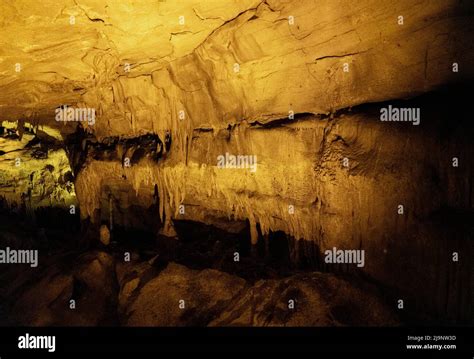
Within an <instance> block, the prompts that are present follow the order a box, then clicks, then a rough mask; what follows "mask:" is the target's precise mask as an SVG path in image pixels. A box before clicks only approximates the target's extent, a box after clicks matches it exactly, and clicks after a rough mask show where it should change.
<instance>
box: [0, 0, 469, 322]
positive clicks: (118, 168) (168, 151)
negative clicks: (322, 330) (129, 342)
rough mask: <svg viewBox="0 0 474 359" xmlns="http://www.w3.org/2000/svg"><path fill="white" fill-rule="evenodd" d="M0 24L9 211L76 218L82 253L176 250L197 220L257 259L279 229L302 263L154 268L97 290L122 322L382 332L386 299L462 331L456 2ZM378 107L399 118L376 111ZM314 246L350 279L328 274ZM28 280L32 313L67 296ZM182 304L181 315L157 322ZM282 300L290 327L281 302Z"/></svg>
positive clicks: (175, 9)
mask: <svg viewBox="0 0 474 359" xmlns="http://www.w3.org/2000/svg"><path fill="white" fill-rule="evenodd" d="M0 14H1V15H0V27H1V28H2V29H3V31H2V33H3V34H2V37H1V39H0V48H1V52H0V89H1V91H0V121H3V122H2V127H0V129H1V130H2V132H1V133H0V134H1V137H0V141H1V142H0V151H1V152H0V169H1V171H2V172H1V173H0V189H1V192H0V195H1V196H2V198H4V201H3V202H4V204H5V206H6V207H8V208H11V207H12V206H14V207H21V206H22V201H23V202H24V201H25V198H27V203H28V206H31V207H32V208H33V209H35V208H38V207H45V206H46V207H48V206H50V207H58V206H59V207H64V208H65V209H66V210H67V211H70V208H71V207H70V206H71V205H73V206H78V209H77V213H76V212H74V213H73V214H72V215H76V214H77V215H80V219H81V221H82V223H83V225H82V231H83V232H81V233H83V234H81V238H82V239H81V241H83V242H84V243H85V242H87V245H95V246H97V245H98V244H97V243H98V240H99V237H100V238H102V231H101V232H100V233H101V235H100V236H99V228H102V227H101V226H105V225H106V226H108V228H109V229H110V232H111V233H110V234H109V236H110V239H111V240H112V244H111V246H112V247H113V246H114V244H113V241H115V240H117V241H120V238H121V235H120V233H119V232H120V231H121V230H124V231H125V230H127V231H140V232H134V233H142V234H143V233H147V235H150V236H151V237H152V238H155V239H156V240H157V242H160V241H166V239H164V237H172V238H175V240H176V239H178V241H179V239H180V231H179V228H177V227H179V223H203V224H206V225H211V226H213V227H214V228H218V229H219V230H222V229H223V230H225V231H227V232H229V233H239V234H240V235H241V237H242V241H244V240H245V241H249V242H250V244H251V245H250V248H251V249H250V250H249V253H253V255H254V257H255V256H256V257H258V256H259V255H260V254H261V253H262V252H264V255H263V256H261V257H265V254H266V255H267V256H268V253H269V252H271V251H269V249H268V248H269V246H272V245H273V244H272V243H271V242H272V241H276V240H277V239H276V238H277V237H279V236H284V237H285V238H286V239H287V240H288V241H289V243H290V244H289V245H288V246H287V247H288V248H287V249H285V251H287V252H288V256H289V257H290V259H291V262H292V264H293V266H294V267H295V268H300V267H302V266H303V267H304V266H305V265H306V266H309V267H311V270H310V271H309V272H307V273H306V272H305V273H292V274H291V275H290V276H288V277H279V278H272V279H268V278H266V279H261V281H257V282H255V283H248V282H247V281H246V280H245V279H242V278H241V277H238V276H235V275H233V274H226V273H223V272H221V271H217V270H216V269H203V268H200V269H199V270H197V269H195V270H194V269H189V268H186V267H183V266H182V265H181V264H175V263H173V262H170V263H169V264H168V265H167V267H166V269H164V270H163V271H162V272H160V273H159V274H156V273H155V274H154V275H156V276H155V277H154V278H153V279H151V280H149V281H148V282H147V283H143V281H142V279H141V278H140V277H139V276H137V277H136V278H135V277H134V278H129V279H127V280H124V279H123V278H118V282H117V283H118V284H117V286H118V288H119V289H114V290H117V293H115V292H114V294H111V293H112V289H110V288H105V289H104V290H106V291H107V293H106V297H107V298H108V299H107V300H105V301H104V302H100V303H101V304H100V308H104V307H106V306H107V305H109V304H110V303H113V301H114V300H116V299H113V300H112V299H110V298H112V297H113V298H118V299H117V303H118V304H117V306H118V309H117V310H118V312H120V315H123V316H124V317H123V318H125V319H123V318H122V319H123V321H122V324H129V325H340V324H341V325H348V324H349V325H350V324H364V325H367V324H368V325H372V324H375V325H378V324H381V323H382V322H383V320H385V321H386V323H388V324H395V323H397V321H398V319H396V316H395V315H394V312H395V311H396V309H397V308H396V303H397V301H398V300H400V299H403V300H404V303H405V308H406V307H408V312H409V313H410V314H407V315H406V317H405V319H406V320H411V319H412V317H414V318H416V320H419V319H428V320H431V321H435V322H437V323H438V322H441V323H446V322H447V323H472V322H473V320H474V312H473V308H472V305H471V304H472V297H473V293H474V284H473V283H474V281H473V279H474V278H473V274H474V271H473V268H472V263H470V258H472V255H473V254H474V253H473V248H474V246H472V233H473V226H472V223H474V222H473V221H472V219H473V203H474V191H473V181H472V171H473V168H474V167H473V166H474V157H473V156H472V155H473V153H474V151H473V149H474V147H473V145H472V138H474V137H473V135H474V126H472V124H470V123H469V122H470V118H471V117H472V113H471V111H470V109H468V105H469V103H470V99H469V93H470V92H472V86H471V85H470V81H472V79H473V77H474V48H473V45H472V38H473V35H474V21H473V17H474V6H473V4H472V3H470V2H462V1H454V0H447V1H428V0H422V1H415V0H403V1H398V2H397V3H396V4H394V3H393V1H388V0H381V1H371V0H364V1H345V0H327V1H318V2H314V1H311V0H301V1H294V0H263V1H258V0H223V1H198V0H186V1H182V2H179V3H177V2H172V1H165V0H160V1H155V2H150V1H144V0H143V1H142V0H140V1H128V0H124V1H119V2H117V1H108V0H107V1H98V0H77V1H73V2H66V1H52V0H45V1H42V2H31V1H27V0H18V1H16V2H3V3H2V4H1V5H0ZM67 108H71V109H83V110H84V112H81V113H78V112H77V111H76V112H74V111H72V112H67ZM392 108H396V109H407V112H403V113H402V114H406V115H407V116H408V115H409V114H411V113H412V112H410V111H411V110H410V109H413V110H414V111H415V112H413V114H416V113H418V115H419V118H418V121H415V118H403V117H400V116H401V115H400V113H398V114H396V115H397V116H399V117H397V118H393V117H390V118H384V117H381V114H382V113H383V110H384V109H385V111H388V112H386V113H387V114H388V113H390V114H392ZM90 110H93V111H90ZM61 111H64V114H65V116H62V117H61V118H58V117H57V114H58V113H61ZM416 111H418V112H416ZM69 116H70V117H69ZM78 116H79V117H78ZM400 119H404V120H405V121H400ZM220 156H222V157H220ZM229 156H235V157H233V159H232V157H229ZM239 156H240V157H239ZM17 158H20V159H21V164H20V166H19V167H18V166H16V165H15V161H16V159H17ZM220 158H221V159H223V161H224V162H222V164H223V165H220V164H219V161H220ZM232 161H240V162H239V163H240V165H239V164H238V163H237V162H232ZM15 166H16V167H15ZM72 183H74V186H72ZM28 201H29V202H28ZM31 203H33V204H31ZM219 233H220V232H219ZM134 240H136V242H140V240H141V239H140V238H134ZM203 241H204V239H203ZM106 242H107V244H108V242H109V241H106ZM269 242H270V243H269ZM33 243H34V241H33ZM91 243H92V244H91ZM177 245H178V244H177ZM262 247H265V248H266V249H265V248H264V249H263V250H262ZM113 248H114V247H113ZM252 248H253V249H252ZM333 248H341V249H348V250H364V251H365V265H364V266H363V267H362V268H357V267H355V266H350V265H340V266H337V265H330V264H327V263H325V262H324V253H325V251H326V250H331V249H333ZM111 250H112V249H111ZM232 253H233V252H232ZM259 253H260V254H259ZM455 253H456V254H457V255H459V258H458V260H456V261H454V260H453V258H454V255H455ZM273 254H275V253H273ZM120 257H123V256H120ZM456 258H457V257H456ZM260 259H262V258H260ZM257 260H258V259H257ZM262 260H263V259H262ZM99 261H100V260H99ZM120 261H121V260H120ZM471 262H472V261H471ZM144 263H147V262H143V263H142V265H145V264H144ZM167 263H168V262H167ZM102 264H103V263H102ZM91 266H92V265H91ZM94 266H95V264H94ZM117 267H120V265H118V264H117ZM94 268H95V267H94ZM221 269H222V268H221ZM94 270H95V269H94ZM98 270H99V269H98ZM101 270H102V269H101ZM315 270H318V271H322V272H336V273H339V274H340V273H341V272H342V273H346V272H350V273H352V274H356V275H357V276H360V277H363V278H365V279H366V280H369V281H371V282H373V283H374V285H376V286H378V287H379V288H383V289H384V292H385V293H386V295H387V298H388V299H387V298H386V302H383V300H381V302H380V303H379V302H378V299H374V298H376V296H375V297H372V295H371V294H369V293H370V291H368V292H367V293H366V292H364V290H361V289H359V288H356V286H354V287H353V283H351V284H349V283H350V281H349V282H345V281H344V280H343V279H340V278H338V277H337V275H338V274H328V273H319V272H315ZM106 271H107V273H109V272H110V271H111V269H110V268H109V265H108V264H107V269H106ZM196 271H197V272H196ZM224 272H225V271H224ZM109 274H110V273H109ZM49 276H51V274H48V275H47V277H46V278H50V277H49ZM45 281H46V282H49V284H50V285H53V284H54V283H56V281H59V282H60V283H59V282H57V283H56V284H57V285H56V284H55V285H53V286H55V288H54V289H51V291H50V292H49V294H48V296H51V297H48V298H45V299H44V301H45V302H48V303H50V302H51V301H52V300H53V299H54V300H59V299H58V298H63V297H61V295H64V298H66V297H67V296H68V295H69V294H67V293H69V292H71V291H72V290H73V289H71V288H73V287H74V283H73V282H74V281H73V279H71V277H70V276H69V277H68V276H66V277H64V278H62V277H58V278H56V279H55V281H53V282H50V281H49V279H45ZM51 283H53V284H51ZM96 287H97V288H99V287H100V286H99V285H98V284H97V286H96V285H95V284H94V285H92V288H96ZM166 287H173V288H177V289H176V290H173V291H171V292H170V293H167V294H166V296H163V295H162V294H159V295H158V294H157V293H162V292H163V290H164V288H166ZM88 288H89V286H88ZM137 288H139V290H138V289H137ZM94 290H95V289H94ZM194 290H197V291H198V293H199V298H196V301H195V302H194V304H191V307H190V308H191V309H190V308H188V309H187V310H186V311H184V312H181V311H180V310H179V308H178V307H176V308H174V309H173V310H170V311H169V312H167V316H166V317H161V316H160V315H162V314H163V313H164V312H166V309H165V307H166V306H168V305H169V303H171V302H173V303H174V302H176V301H178V300H179V299H180V298H181V296H186V295H188V294H193V295H197V294H196V292H195V291H194ZM53 292H54V295H53ZM292 292H298V293H301V294H302V295H303V296H304V297H305V298H306V299H307V301H306V302H304V304H302V307H303V308H302V309H301V310H302V312H298V311H297V312H295V313H294V314H288V313H287V312H284V311H283V310H282V309H281V305H283V304H282V303H283V302H279V301H278V299H277V297H278V298H280V299H281V300H283V299H282V298H285V299H286V298H287V295H288V293H292ZM266 293H271V294H268V296H267V294H266ZM334 293H335V294H334ZM56 295H59V296H58V297H56ZM25 296H26V297H24V298H28V293H26V294H25ZM53 296H54V297H55V298H52V297H53ZM347 296H349V297H351V298H357V299H354V301H352V299H351V300H349V299H344V298H345V297H347ZM64 298H63V299H64ZM209 298H212V300H211V301H209V300H208V299H209ZM259 298H262V299H261V300H260V299H259ZM109 299H110V300H111V302H109V301H108V300H109ZM25 300H27V299H25ZM38 300H39V299H38ZM41 300H42V299H41ZM61 300H62V299H61ZM287 300H289V299H287ZM363 302H370V303H372V302H373V303H374V304H373V306H371V308H372V309H373V310H374V311H373V312H367V309H364V308H362V307H361V303H363ZM387 302H389V303H390V306H391V309H392V312H390V311H389V310H387V309H386V308H385V307H384V305H386V303H387ZM20 303H21V301H20ZM42 303H43V302H42ZM106 303H109V304H106ZM196 303H198V304H196ZM18 305H20V304H18ZM113 305H115V304H113ZM193 305H197V306H198V307H199V308H197V307H193ZM192 308H195V309H194V312H193V313H192V314H189V313H191V312H192V310H193V309H192ZM248 308H254V309H255V311H252V312H251V313H249V312H248V310H250V309H248ZM349 308H350V309H349ZM345 311H349V312H351V313H353V314H351V315H348V314H344V313H345ZM355 312H356V314H354V313H355ZM42 313H43V312H42ZM147 313H148V314H147ZM150 313H151V314H150ZM301 313H303V314H301ZM155 314H156V315H155ZM300 314H301V315H300ZM25 315H26V316H28V315H29V314H28V313H27V314H25ZM308 316H309V317H308ZM379 316H380V318H382V317H383V318H384V319H380V318H379ZM402 316H403V315H402ZM41 318H42V319H38V320H39V321H38V322H33V323H34V324H41V325H47V324H55V323H56V324H57V323H62V324H64V323H66V322H67V320H69V319H67V318H69V317H67V316H66V314H65V317H64V318H66V319H64V318H63V319H61V320H62V321H61V320H59V319H58V321H56V320H49V319H48V318H49V314H48V313H43V314H42V316H41ZM30 320H31V319H30ZM98 321H99V319H98ZM98 321H95V320H92V319H91V320H90V321H89V320H87V319H84V322H83V323H86V324H90V325H94V324H97V323H98ZM26 322H27V323H28V322H29V321H28V320H27V321H26ZM77 323H79V322H77Z"/></svg>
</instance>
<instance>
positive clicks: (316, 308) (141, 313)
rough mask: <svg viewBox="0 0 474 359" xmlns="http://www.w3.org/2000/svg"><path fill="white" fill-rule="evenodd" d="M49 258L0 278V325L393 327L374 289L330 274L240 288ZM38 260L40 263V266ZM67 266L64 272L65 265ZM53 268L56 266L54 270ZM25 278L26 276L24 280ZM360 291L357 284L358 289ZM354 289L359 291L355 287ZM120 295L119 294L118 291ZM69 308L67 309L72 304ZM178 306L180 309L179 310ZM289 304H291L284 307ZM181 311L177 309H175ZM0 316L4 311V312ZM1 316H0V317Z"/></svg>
mask: <svg viewBox="0 0 474 359" xmlns="http://www.w3.org/2000/svg"><path fill="white" fill-rule="evenodd" d="M70 257H71V255H69V256H67V257H66V258H51V261H48V263H44V265H43V266H42V267H43V269H42V270H39V271H37V272H36V273H31V272H30V273H29V274H27V275H18V274H19V271H18V270H15V271H12V272H11V273H10V274H8V273H7V274H3V275H2V276H0V281H5V280H8V281H9V282H10V283H9V286H8V291H7V292H6V293H2V296H4V298H15V300H14V301H12V300H11V299H10V300H6V301H5V302H4V303H3V305H2V306H5V304H6V303H7V302H8V304H6V305H7V306H9V307H10V308H11V310H9V311H8V313H9V315H8V317H6V318H5V317H2V316H1V315H0V325H5V324H8V323H9V324H16V325H18V324H19V325H27V326H49V325H54V326H69V325H72V326H93V325H111V324H121V325H125V326H222V325H225V326H229V325H230V326H328V325H333V326H334V325H335V326H340V325H364V326H365V325H397V324H398V323H399V321H398V318H397V316H396V315H395V314H394V309H393V308H390V307H389V306H387V305H386V304H385V303H384V302H383V301H382V300H381V299H380V297H379V295H378V294H376V291H375V290H374V288H373V287H372V286H369V285H366V284H361V283H362V282H359V281H352V282H349V281H346V280H343V279H339V278H337V277H336V276H334V275H333V274H322V273H316V272H315V273H307V274H301V275H294V276H290V277H288V278H285V279H281V280H280V279H279V280H260V281H258V282H257V283H255V284H251V283H249V282H247V281H246V280H244V279H242V278H240V277H237V276H235V275H231V274H228V273H225V272H221V271H217V270H214V269H205V270H192V269H189V268H187V267H185V266H183V265H179V264H175V263H172V262H171V263H158V262H157V260H156V259H152V260H150V261H148V262H138V261H136V260H133V261H132V262H128V263H127V262H122V261H117V260H115V259H114V258H113V257H112V256H110V255H108V254H106V253H104V252H98V251H94V252H89V253H87V254H84V255H81V256H79V257H78V258H76V259H74V260H70ZM43 260H44V259H43ZM68 260H69V261H70V263H69V264H66V263H67V262H68ZM58 263H62V264H59V265H58ZM24 274H25V273H24ZM356 283H359V284H356ZM359 285H360V287H358V286H359ZM119 288H120V289H119ZM71 299H74V300H75V308H74V309H71V304H70V300H71ZM180 301H183V302H182V303H181V302H180ZM290 301H294V302H293V303H292V304H291V305H290ZM180 305H182V307H180ZM2 309H3V310H5V308H2ZM0 314H3V313H1V311H0Z"/></svg>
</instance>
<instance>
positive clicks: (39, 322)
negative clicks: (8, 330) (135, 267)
mask: <svg viewBox="0 0 474 359" xmlns="http://www.w3.org/2000/svg"><path fill="white" fill-rule="evenodd" d="M75 256H76V254H69V255H63V258H57V257H55V258H49V260H48V258H40V261H41V262H42V263H41V264H42V265H41V269H40V267H38V269H37V270H36V271H35V272H34V273H31V272H30V273H29V274H28V273H23V275H18V271H13V272H12V274H10V282H9V285H8V286H4V287H5V288H8V289H7V292H6V293H2V294H3V296H4V298H7V299H5V300H7V301H9V302H10V301H11V300H12V298H14V302H13V303H11V304H10V305H11V309H10V310H9V311H8V313H9V316H10V318H8V320H9V321H10V323H13V324H16V325H18V324H19V325H27V326H51V325H54V326H95V325H111V324H115V320H116V318H115V303H116V295H117V294H116V293H117V288H116V280H115V270H114V268H115V266H114V259H113V258H112V257H111V256H110V255H108V254H106V253H104V252H89V253H87V254H84V255H81V256H79V257H78V258H74V257H75ZM58 263H60V264H59V265H58ZM7 275H8V273H7ZM7 279H8V278H5V277H3V278H2V280H7ZM71 300H74V301H75V303H74V305H73V307H74V308H72V306H71V302H70V301H71ZM2 322H3V320H2Z"/></svg>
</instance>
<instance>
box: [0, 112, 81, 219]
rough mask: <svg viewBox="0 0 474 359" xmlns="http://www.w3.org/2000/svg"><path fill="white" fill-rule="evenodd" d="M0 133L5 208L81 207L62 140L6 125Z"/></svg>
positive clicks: (1, 191) (1, 194) (0, 189)
mask: <svg viewBox="0 0 474 359" xmlns="http://www.w3.org/2000/svg"><path fill="white" fill-rule="evenodd" d="M1 125H2V126H1V127H0V129H1V130H2V132H3V133H0V198H1V199H2V200H3V202H4V203H3V206H7V207H8V206H13V207H14V208H15V209H18V210H19V209H20V207H23V209H24V210H26V211H33V210H35V209H36V208H38V207H51V206H55V207H67V208H68V209H69V206H70V205H71V204H73V205H76V206H77V201H76V194H75V191H74V183H73V181H74V178H73V175H72V172H71V167H70V165H69V160H68V157H67V155H66V152H65V151H64V148H63V147H64V146H63V144H62V141H61V140H62V138H61V136H60V135H59V133H57V131H56V135H57V136H58V137H59V138H60V139H58V138H54V137H52V136H50V135H49V134H48V133H46V132H44V131H43V130H42V129H41V128H33V127H32V126H28V127H26V128H27V131H26V132H23V131H22V132H20V133H19V132H18V131H17V130H16V127H17V126H16V124H14V123H8V122H6V121H5V122H3V123H1ZM22 130H23V128H22Z"/></svg>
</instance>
